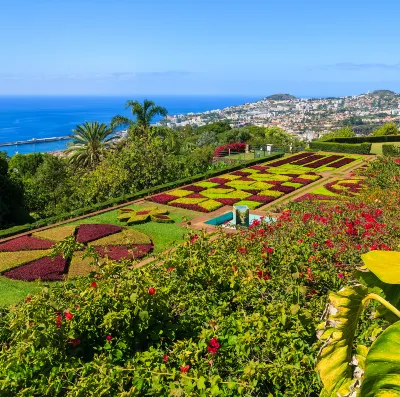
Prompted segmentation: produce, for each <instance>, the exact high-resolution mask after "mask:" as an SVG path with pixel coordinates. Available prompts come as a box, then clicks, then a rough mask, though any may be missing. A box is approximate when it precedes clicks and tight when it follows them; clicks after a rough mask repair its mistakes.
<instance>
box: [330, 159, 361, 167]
mask: <svg viewBox="0 0 400 397" xmlns="http://www.w3.org/2000/svg"><path fill="white" fill-rule="evenodd" d="M353 161H356V160H355V159H350V158H344V159H342V160H338V161H335V162H334V163H331V164H329V167H332V168H340V167H343V166H345V165H347V164H350V163H352V162H353Z"/></svg>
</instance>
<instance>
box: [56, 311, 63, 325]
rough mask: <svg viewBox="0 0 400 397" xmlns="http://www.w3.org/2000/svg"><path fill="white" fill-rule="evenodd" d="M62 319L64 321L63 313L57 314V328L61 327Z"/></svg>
mask: <svg viewBox="0 0 400 397" xmlns="http://www.w3.org/2000/svg"><path fill="white" fill-rule="evenodd" d="M61 321H62V317H61V314H57V320H56V327H57V328H61Z"/></svg>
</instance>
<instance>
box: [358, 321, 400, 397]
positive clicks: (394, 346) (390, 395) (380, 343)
mask: <svg viewBox="0 0 400 397" xmlns="http://www.w3.org/2000/svg"><path fill="white" fill-rule="evenodd" d="M394 396H400V321H398V322H397V323H395V324H393V325H391V326H390V327H389V328H387V329H386V330H385V331H384V332H383V333H382V334H381V335H380V336H379V337H378V339H377V340H376V341H375V342H374V343H373V344H372V346H371V348H370V350H369V353H368V355H367V360H366V363H365V379H364V382H363V385H362V388H361V396H360V397H394Z"/></svg>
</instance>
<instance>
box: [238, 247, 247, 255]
mask: <svg viewBox="0 0 400 397" xmlns="http://www.w3.org/2000/svg"><path fill="white" fill-rule="evenodd" d="M238 252H239V254H242V255H243V254H247V253H248V250H247V248H238Z"/></svg>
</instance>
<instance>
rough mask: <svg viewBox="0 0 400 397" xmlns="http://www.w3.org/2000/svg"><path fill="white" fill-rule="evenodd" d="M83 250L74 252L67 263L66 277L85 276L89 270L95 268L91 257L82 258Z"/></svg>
mask: <svg viewBox="0 0 400 397" xmlns="http://www.w3.org/2000/svg"><path fill="white" fill-rule="evenodd" d="M82 255H83V252H75V254H74V256H73V257H72V259H71V264H70V265H69V271H68V278H74V277H79V276H87V275H88V274H89V273H90V272H92V271H95V270H96V265H94V264H93V263H94V261H93V258H85V259H82Z"/></svg>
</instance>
